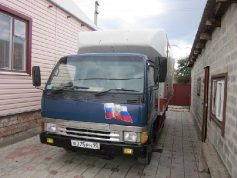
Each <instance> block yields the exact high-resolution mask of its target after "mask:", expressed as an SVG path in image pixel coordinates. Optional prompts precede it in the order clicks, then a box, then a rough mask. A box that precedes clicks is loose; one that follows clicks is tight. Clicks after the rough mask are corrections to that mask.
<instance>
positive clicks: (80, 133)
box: [57, 126, 122, 142]
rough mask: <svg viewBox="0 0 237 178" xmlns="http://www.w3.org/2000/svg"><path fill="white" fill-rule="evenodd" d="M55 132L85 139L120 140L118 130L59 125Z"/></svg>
mask: <svg viewBox="0 0 237 178" xmlns="http://www.w3.org/2000/svg"><path fill="white" fill-rule="evenodd" d="M57 134H59V135H64V136H70V137H75V138H79V139H80V138H82V139H87V140H100V141H111V142H122V139H121V133H119V132H106V131H97V130H88V129H77V128H71V127H70V128H69V127H62V126H59V127H57Z"/></svg>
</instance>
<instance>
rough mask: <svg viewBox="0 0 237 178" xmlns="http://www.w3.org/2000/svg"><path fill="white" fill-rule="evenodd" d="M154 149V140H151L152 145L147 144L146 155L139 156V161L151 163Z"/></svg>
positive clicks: (146, 163)
mask: <svg viewBox="0 0 237 178" xmlns="http://www.w3.org/2000/svg"><path fill="white" fill-rule="evenodd" d="M152 150H153V141H151V143H150V145H148V146H147V150H146V154H145V157H138V162H139V163H140V164H144V165H149V164H150V162H151V156H152Z"/></svg>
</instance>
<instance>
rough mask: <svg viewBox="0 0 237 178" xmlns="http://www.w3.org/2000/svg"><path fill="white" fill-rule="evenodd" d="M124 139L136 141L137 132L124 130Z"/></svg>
mask: <svg viewBox="0 0 237 178" xmlns="http://www.w3.org/2000/svg"><path fill="white" fill-rule="evenodd" d="M124 141H126V142H136V141H137V133H135V132H124Z"/></svg>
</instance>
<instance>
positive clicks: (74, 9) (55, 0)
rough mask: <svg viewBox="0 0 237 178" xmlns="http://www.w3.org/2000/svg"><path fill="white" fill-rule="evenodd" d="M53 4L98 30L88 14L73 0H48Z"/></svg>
mask: <svg viewBox="0 0 237 178" xmlns="http://www.w3.org/2000/svg"><path fill="white" fill-rule="evenodd" d="M48 1H49V2H51V3H52V4H54V5H56V6H58V7H59V8H61V9H62V10H63V11H65V12H67V13H69V14H70V15H72V16H74V17H75V18H76V19H78V20H80V21H81V22H82V23H84V24H85V25H88V26H89V27H90V28H92V29H93V30H98V28H97V26H96V25H95V24H94V23H93V22H92V21H91V20H90V19H89V18H88V17H87V16H86V14H85V13H84V12H83V11H82V10H81V9H80V8H79V7H78V6H77V4H76V3H74V2H73V1H72V0H48Z"/></svg>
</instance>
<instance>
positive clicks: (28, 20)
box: [0, 4, 32, 75]
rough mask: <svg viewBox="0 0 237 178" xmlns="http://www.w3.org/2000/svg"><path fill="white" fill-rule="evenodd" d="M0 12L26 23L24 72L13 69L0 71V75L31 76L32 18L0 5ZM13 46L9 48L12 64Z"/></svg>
mask: <svg viewBox="0 0 237 178" xmlns="http://www.w3.org/2000/svg"><path fill="white" fill-rule="evenodd" d="M0 12H1V13H3V14H6V15H8V16H11V17H12V18H14V19H16V20H19V21H23V22H25V23H26V37H25V38H26V39H25V46H26V51H25V67H24V68H25V70H14V69H12V68H11V69H0V74H1V73H6V72H7V74H8V73H9V74H11V73H14V74H17V73H19V74H22V73H26V74H28V75H31V50H32V18H31V17H28V16H26V15H24V14H21V13H19V12H17V11H15V10H13V9H10V8H8V7H6V6H3V5H1V4H0ZM12 25H14V22H12ZM13 32H14V26H13V27H12V32H11V36H12V38H13V37H14V34H13ZM13 45H14V44H12V45H11V46H12V47H11V56H12V57H11V60H10V61H11V63H12V62H13Z"/></svg>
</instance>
